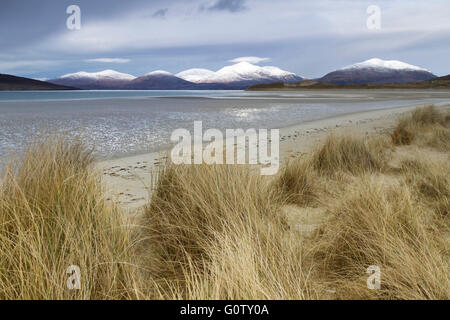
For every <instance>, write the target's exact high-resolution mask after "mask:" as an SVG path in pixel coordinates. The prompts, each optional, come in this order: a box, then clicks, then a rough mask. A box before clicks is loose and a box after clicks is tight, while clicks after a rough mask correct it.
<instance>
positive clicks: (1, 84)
mask: <svg viewBox="0 0 450 320" xmlns="http://www.w3.org/2000/svg"><path fill="white" fill-rule="evenodd" d="M0 90H2V91H5V90H77V89H76V88H73V87H68V86H61V85H57V84H53V83H49V82H45V81H39V80H34V79H29V78H23V77H16V76H12V75H9V74H0Z"/></svg>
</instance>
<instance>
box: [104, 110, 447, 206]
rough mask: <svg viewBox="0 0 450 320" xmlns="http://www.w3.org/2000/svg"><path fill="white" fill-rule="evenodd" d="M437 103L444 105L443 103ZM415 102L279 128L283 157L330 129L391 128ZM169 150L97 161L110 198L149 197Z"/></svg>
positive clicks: (133, 202) (136, 202)
mask: <svg viewBox="0 0 450 320" xmlns="http://www.w3.org/2000/svg"><path fill="white" fill-rule="evenodd" d="M437 106H444V104H440V105H437ZM416 107H417V105H416V106H407V107H400V108H393V109H383V110H372V111H362V112H358V113H352V114H345V115H339V116H335V117H331V118H326V119H322V120H316V121H311V122H306V123H301V124H298V125H294V126H290V127H286V128H282V129H280V156H281V161H283V160H284V159H286V157H295V156H296V155H298V154H300V153H306V152H308V151H310V150H311V149H312V148H314V147H315V146H316V145H318V143H319V142H320V141H321V140H323V139H324V138H325V137H326V135H327V133H328V132H330V131H331V130H333V131H336V132H340V131H351V132H354V133H356V134H360V135H361V134H363V135H366V134H370V133H373V132H383V131H385V130H388V129H391V128H392V127H393V125H394V123H395V121H396V119H397V118H398V116H399V115H401V114H404V113H406V112H408V111H411V110H413V109H414V108H416ZM166 154H167V152H160V153H148V154H143V155H136V156H130V157H125V158H120V159H114V160H106V161H101V162H99V163H98V166H99V169H100V170H102V172H103V181H104V184H105V186H106V189H107V191H108V196H109V197H110V199H114V200H115V201H117V202H118V203H120V204H121V205H122V206H123V207H124V208H125V209H128V210H129V213H135V212H136V209H137V208H139V207H142V205H144V204H146V203H147V202H148V199H149V188H150V185H151V178H152V171H153V172H154V171H155V169H156V168H157V166H158V165H160V164H162V163H164V162H165V156H166Z"/></svg>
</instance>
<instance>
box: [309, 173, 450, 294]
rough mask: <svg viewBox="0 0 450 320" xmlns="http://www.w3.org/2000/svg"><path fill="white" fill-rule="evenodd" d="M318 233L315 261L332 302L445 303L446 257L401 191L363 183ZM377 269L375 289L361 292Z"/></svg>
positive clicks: (424, 214)
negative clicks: (378, 283) (378, 284)
mask: <svg viewBox="0 0 450 320" xmlns="http://www.w3.org/2000/svg"><path fill="white" fill-rule="evenodd" d="M333 213H334V219H333V220H332V221H331V222H330V223H329V224H327V226H326V227H324V228H323V229H324V231H323V234H322V247H321V248H320V249H319V250H318V252H317V256H318V259H319V260H321V261H324V263H323V265H322V270H323V277H325V278H328V279H329V280H330V281H331V283H333V285H334V286H335V287H336V288H338V292H337V296H338V298H339V297H340V298H347V299H348V298H355V299H366V298H369V299H371V298H384V299H449V298H450V279H449V278H448V268H449V257H448V256H446V255H445V254H444V253H443V251H442V246H441V245H440V243H439V241H438V238H437V235H438V234H439V233H438V232H437V230H434V227H433V225H432V224H430V223H429V221H431V219H430V217H429V215H430V214H432V213H431V212H429V211H427V210H426V209H424V208H423V207H421V206H420V204H418V203H417V202H415V200H414V197H413V196H412V194H411V192H410V190H409V189H408V188H406V187H399V186H390V185H386V183H385V182H383V181H381V180H379V178H378V177H365V178H363V179H362V180H361V182H360V183H359V184H358V185H357V186H355V188H354V191H353V192H352V193H351V194H349V195H347V196H346V198H345V199H344V200H343V201H342V204H341V205H340V206H338V207H337V208H335V210H334V212H333ZM371 265H375V266H379V267H380V271H381V279H382V282H381V289H380V290H369V289H367V287H366V280H367V277H368V275H367V274H366V273H365V271H366V269H367V268H368V267H369V266H371Z"/></svg>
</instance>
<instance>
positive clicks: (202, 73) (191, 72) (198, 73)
mask: <svg viewBox="0 0 450 320" xmlns="http://www.w3.org/2000/svg"><path fill="white" fill-rule="evenodd" d="M214 74H215V72H214V71H211V70H208V69H200V68H194V69H188V70H185V71H182V72H180V73H177V74H176V76H177V77H179V78H181V79H184V80H186V81H190V82H194V83H202V82H203V81H205V80H206V79H208V78H210V77H212V76H213V75H214Z"/></svg>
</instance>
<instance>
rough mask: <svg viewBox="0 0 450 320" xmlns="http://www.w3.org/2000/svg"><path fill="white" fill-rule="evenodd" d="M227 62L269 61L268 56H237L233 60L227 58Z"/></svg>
mask: <svg viewBox="0 0 450 320" xmlns="http://www.w3.org/2000/svg"><path fill="white" fill-rule="evenodd" d="M228 61H229V62H234V63H239V62H248V63H255V64H256V63H261V62H266V61H270V58H260V57H239V58H235V59H233V60H228Z"/></svg>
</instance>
